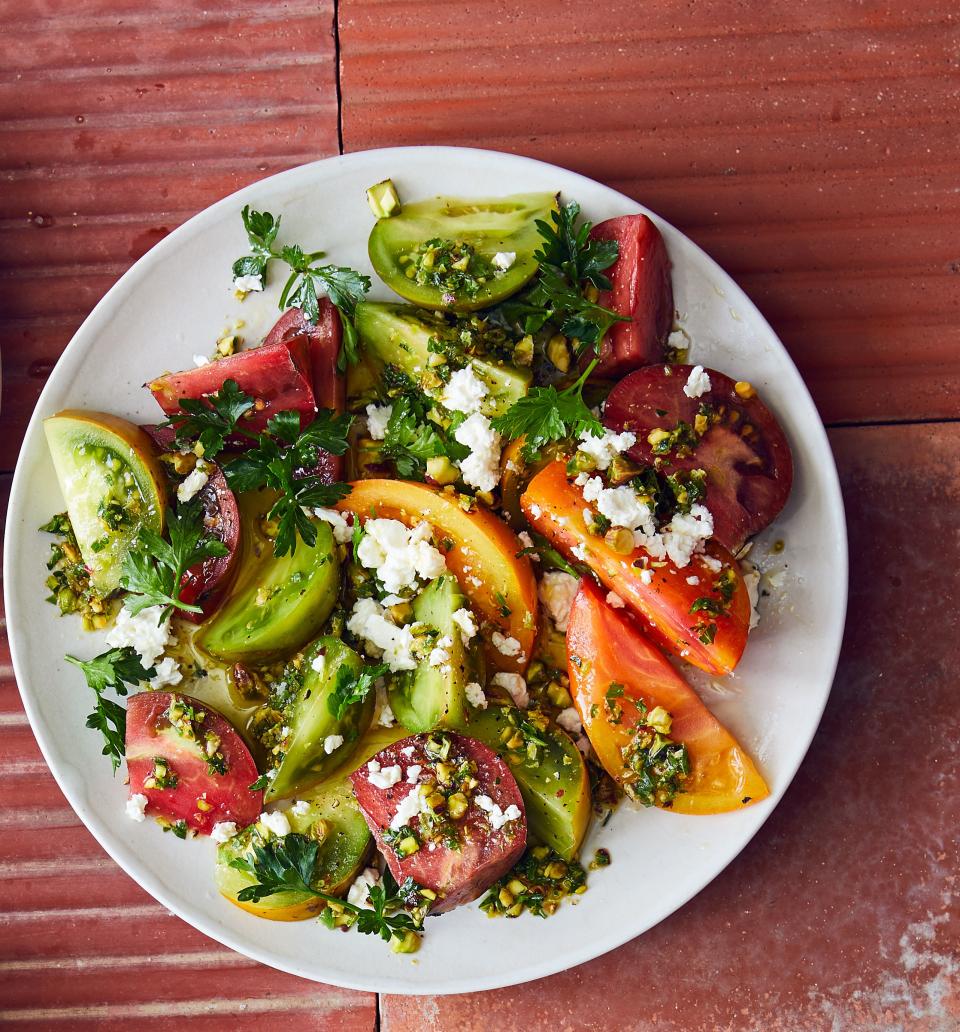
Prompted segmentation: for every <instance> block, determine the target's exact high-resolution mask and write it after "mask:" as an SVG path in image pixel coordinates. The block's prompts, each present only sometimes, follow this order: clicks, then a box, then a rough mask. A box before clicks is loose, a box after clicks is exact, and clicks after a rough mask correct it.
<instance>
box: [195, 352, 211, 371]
mask: <svg viewBox="0 0 960 1032" xmlns="http://www.w3.org/2000/svg"><path fill="white" fill-rule="evenodd" d="M193 364H194V365H195V366H196V367H197V368H198V369H201V368H203V366H205V365H210V359H209V358H207V356H206V355H194V356H193Z"/></svg>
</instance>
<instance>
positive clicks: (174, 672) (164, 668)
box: [150, 656, 183, 691]
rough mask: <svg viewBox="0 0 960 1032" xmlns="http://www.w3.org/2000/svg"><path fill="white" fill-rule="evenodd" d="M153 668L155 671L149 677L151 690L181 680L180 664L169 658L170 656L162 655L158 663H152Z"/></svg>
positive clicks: (156, 689)
mask: <svg viewBox="0 0 960 1032" xmlns="http://www.w3.org/2000/svg"><path fill="white" fill-rule="evenodd" d="M153 669H154V671H155V673H154V676H153V677H151V678H150V687H151V689H153V691H158V690H159V689H160V688H167V687H169V686H171V685H175V684H179V683H180V682H181V681H182V680H183V674H182V673H181V672H180V664H179V663H177V661H176V660H175V659H171V657H170V656H164V658H163V659H162V660H160V662H159V663H154V664H153Z"/></svg>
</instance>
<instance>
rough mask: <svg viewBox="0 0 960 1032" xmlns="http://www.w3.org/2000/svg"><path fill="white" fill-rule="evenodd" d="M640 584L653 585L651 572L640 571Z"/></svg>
mask: <svg viewBox="0 0 960 1032" xmlns="http://www.w3.org/2000/svg"><path fill="white" fill-rule="evenodd" d="M640 583H641V584H652V583H653V570H641V571H640Z"/></svg>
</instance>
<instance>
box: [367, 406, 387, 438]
mask: <svg viewBox="0 0 960 1032" xmlns="http://www.w3.org/2000/svg"><path fill="white" fill-rule="evenodd" d="M392 415H393V406H392V405H368V406H367V433H368V434H369V435H370V436H371V437H372V438H373V440H375V441H382V440H383V439H384V437H386V436H387V423H389V422H390V417H391V416H392Z"/></svg>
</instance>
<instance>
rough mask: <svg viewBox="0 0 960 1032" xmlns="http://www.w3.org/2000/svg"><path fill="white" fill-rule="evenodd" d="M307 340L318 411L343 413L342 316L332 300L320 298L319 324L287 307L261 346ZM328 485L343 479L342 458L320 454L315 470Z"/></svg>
mask: <svg viewBox="0 0 960 1032" xmlns="http://www.w3.org/2000/svg"><path fill="white" fill-rule="evenodd" d="M300 337H305V338H306V341H307V351H308V353H309V355H310V382H311V385H312V387H313V399H314V402H315V403H316V406H317V408H328V409H332V410H333V411H334V412H338V413H339V412H343V410H344V407H345V405H346V397H347V395H346V377H344V376H343V375H342V374H341V373H339V372H338V371H337V360H338V359H339V357H340V345H341V342H342V340H343V325H342V323H341V322H340V313H339V312H338V311H337V310H336V308H334V306H333V304H332V302H331V301H330V299H329V298H326V297H322V298H320V315H319V317H318V318H317V322H316V324H312V323H309V322H307V320H306V317H305V316H304V314H303V312H302V311H301V310H300V309H299V308H288V309H287V311H286V312H284V313H283V315H281V316H280V318H279V319H278V320H277V322H276V323H275V324H274V326H273V329H271V330H270V332H269V333H268V334H267V336H266V337H265V338H264V341H263V344H262V345H261V346H262V347H268V346H270V345H273V344H279V343H283V342H289V341H292V340H294V339H297V338H300ZM310 472H311V473H313V472H315V473H317V474H319V475H321V476H323V477H324V479H325V480H326V481H327V482H328V483H331V484H332V483H334V481H337V480H341V479H342V478H343V456H341V455H331V454H330V453H329V452H321V453H320V457H319V460H318V462H317V466H316V469H314V470H311V471H310Z"/></svg>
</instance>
